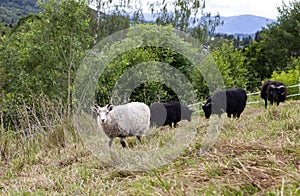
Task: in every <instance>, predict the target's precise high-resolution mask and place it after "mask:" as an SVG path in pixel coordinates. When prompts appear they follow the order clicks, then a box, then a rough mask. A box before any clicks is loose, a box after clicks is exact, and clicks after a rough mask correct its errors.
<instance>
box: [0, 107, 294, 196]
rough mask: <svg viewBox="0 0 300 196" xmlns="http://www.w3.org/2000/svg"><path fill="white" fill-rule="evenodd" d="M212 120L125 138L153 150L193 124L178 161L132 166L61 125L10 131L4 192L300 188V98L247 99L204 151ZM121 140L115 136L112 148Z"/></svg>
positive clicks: (275, 191) (0, 171)
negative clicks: (95, 150) (30, 132)
mask: <svg viewBox="0 0 300 196" xmlns="http://www.w3.org/2000/svg"><path fill="white" fill-rule="evenodd" d="M209 122H210V121H209V120H206V119H204V117H203V116H200V115H199V113H198V114H195V115H194V116H193V120H192V122H191V123H187V122H181V123H180V124H179V128H176V129H170V128H168V127H164V128H162V129H159V130H156V133H155V134H153V135H150V136H146V137H144V138H143V139H142V140H143V141H142V143H141V144H138V145H136V144H135V138H132V139H127V142H128V143H129V146H130V148H132V149H143V148H145V149H155V148H154V146H157V145H158V146H163V145H164V144H165V143H166V142H167V140H168V139H170V138H172V136H173V135H174V134H176V133H185V131H186V132H188V130H187V129H190V128H191V127H193V128H195V129H196V133H195V135H194V136H193V137H194V138H193V142H192V143H191V144H188V145H187V147H186V148H185V149H184V151H183V152H181V153H180V154H178V156H177V157H173V158H174V159H173V160H171V161H169V162H168V163H167V164H165V165H163V166H161V167H158V168H156V169H151V170H149V171H135V172H134V171H125V170H120V169H116V168H115V167H113V166H112V165H111V164H108V163H106V162H105V161H103V159H101V157H96V156H94V155H93V154H92V153H91V152H90V151H89V150H88V149H87V148H86V147H85V146H84V145H83V143H82V142H81V141H80V139H79V138H78V136H77V135H76V133H74V132H72V131H71V130H72V128H70V127H68V126H66V125H64V124H58V126H56V128H55V129H53V130H51V131H49V132H47V133H42V134H35V135H34V136H17V135H15V134H14V133H12V132H6V133H5V134H4V135H3V136H2V138H1V140H0V145H1V146H0V150H1V162H0V192H1V195H3V194H4V195H13V194H20V193H21V194H24V195H30V194H32V193H35V194H41V195H44V194H48V195H53V194H67V195H83V194H84V195H86V194H97V195H300V101H287V102H285V103H283V104H280V106H279V107H275V106H273V107H270V108H268V109H264V107H263V104H258V105H256V106H247V107H246V109H245V111H244V113H243V114H242V116H241V118H240V119H238V120H235V119H228V118H227V117H224V124H223V127H222V129H221V131H220V134H219V137H218V138H217V140H216V142H215V144H214V145H213V146H212V147H211V148H210V149H209V150H208V151H207V152H205V153H203V154H201V156H200V155H199V148H200V147H201V144H202V141H203V137H204V135H205V132H206V131H207V128H208V124H209ZM119 147H120V144H119V141H117V139H116V141H115V143H114V144H113V146H112V148H119ZM103 150H105V149H103ZM127 151H128V150H124V154H125V153H126V152H127Z"/></svg>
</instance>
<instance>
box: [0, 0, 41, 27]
mask: <svg viewBox="0 0 300 196" xmlns="http://www.w3.org/2000/svg"><path fill="white" fill-rule="evenodd" d="M36 2H37V0H1V1H0V23H6V24H13V23H15V22H17V20H18V19H19V18H20V17H22V16H26V15H28V14H33V13H38V12H39V9H38V8H37V6H36Z"/></svg>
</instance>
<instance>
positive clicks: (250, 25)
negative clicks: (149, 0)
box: [144, 13, 276, 36]
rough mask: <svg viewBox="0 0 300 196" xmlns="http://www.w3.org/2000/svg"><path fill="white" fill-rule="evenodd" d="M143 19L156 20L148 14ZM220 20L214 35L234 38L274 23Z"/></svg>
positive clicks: (253, 19)
mask: <svg viewBox="0 0 300 196" xmlns="http://www.w3.org/2000/svg"><path fill="white" fill-rule="evenodd" d="M144 18H145V21H147V22H155V19H156V17H153V16H152V15H151V14H150V13H144ZM221 20H222V21H224V24H223V25H220V26H218V27H217V28H216V33H221V34H228V35H236V36H237V35H239V36H240V35H241V36H243V35H244V36H249V35H251V36H253V35H255V33H256V32H257V31H260V30H261V29H262V28H263V27H266V26H267V24H270V23H273V22H276V20H273V19H268V18H265V17H261V16H254V15H239V16H229V17H221ZM193 26H194V25H193Z"/></svg>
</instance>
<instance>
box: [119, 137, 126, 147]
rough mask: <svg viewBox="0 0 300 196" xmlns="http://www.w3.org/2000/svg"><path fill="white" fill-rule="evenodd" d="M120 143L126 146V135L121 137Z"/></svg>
mask: <svg viewBox="0 0 300 196" xmlns="http://www.w3.org/2000/svg"><path fill="white" fill-rule="evenodd" d="M120 143H121V145H122V147H123V148H126V142H125V138H124V137H120Z"/></svg>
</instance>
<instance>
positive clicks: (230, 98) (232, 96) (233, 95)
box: [202, 88, 247, 119]
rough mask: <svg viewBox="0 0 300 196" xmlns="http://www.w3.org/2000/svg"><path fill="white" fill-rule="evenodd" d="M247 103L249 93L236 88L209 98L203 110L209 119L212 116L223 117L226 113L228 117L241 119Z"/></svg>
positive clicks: (222, 91) (219, 92)
mask: <svg viewBox="0 0 300 196" xmlns="http://www.w3.org/2000/svg"><path fill="white" fill-rule="evenodd" d="M246 102H247V93H246V91H245V90H244V89H241V88H234V89H229V90H221V91H218V92H216V93H215V94H213V95H212V96H211V97H209V98H208V99H207V101H206V103H205V104H203V105H202V109H203V111H204V113H205V117H206V118H207V119H208V118H209V117H210V115H211V114H218V115H219V116H221V114H223V113H224V112H226V113H227V116H228V117H229V118H231V115H233V117H236V118H239V117H240V115H241V113H242V112H243V111H244V109H245V106H246Z"/></svg>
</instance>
